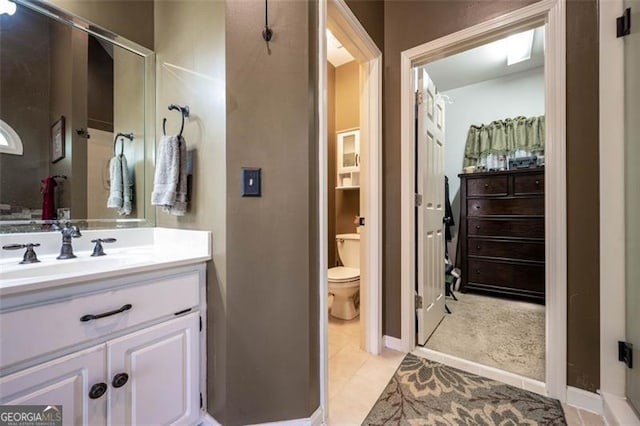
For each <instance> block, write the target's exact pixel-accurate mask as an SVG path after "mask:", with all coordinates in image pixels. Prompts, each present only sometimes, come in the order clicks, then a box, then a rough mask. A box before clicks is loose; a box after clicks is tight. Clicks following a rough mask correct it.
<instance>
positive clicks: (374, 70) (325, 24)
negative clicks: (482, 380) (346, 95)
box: [317, 0, 382, 419]
mask: <svg viewBox="0 0 640 426" xmlns="http://www.w3.org/2000/svg"><path fill="white" fill-rule="evenodd" d="M317 4H318V34H317V36H318V82H317V84H318V86H317V90H318V94H319V96H318V102H319V103H318V111H319V122H318V126H319V132H318V134H319V143H318V150H319V152H318V158H319V163H318V166H319V167H318V168H319V185H318V190H319V199H320V202H319V210H320V211H319V224H320V226H319V232H320V238H319V240H320V241H319V253H320V256H319V258H320V264H319V272H320V285H319V288H320V295H319V299H320V315H319V319H320V333H319V334H320V406H321V408H322V412H323V418H325V419H326V417H327V407H328V405H327V404H328V400H329V397H328V389H327V388H328V334H327V330H328V321H329V319H328V306H327V295H328V292H329V288H328V282H327V253H328V241H327V238H326V236H327V209H328V202H327V181H328V171H327V156H328V141H327V48H326V30H327V28H330V29H331V31H332V32H333V34H334V35H335V36H336V38H338V39H340V41H341V42H342V43H343V45H344V46H345V47H346V48H347V49H348V50H349V52H350V53H351V54H352V55H353V56H354V57H355V59H356V60H357V61H358V62H359V64H360V90H359V91H360V140H361V141H365V142H364V148H363V146H362V144H361V152H360V155H361V158H362V163H361V169H360V191H361V196H360V200H361V204H362V205H361V206H360V212H361V215H363V216H364V217H365V220H366V223H365V229H364V233H363V234H361V237H360V238H361V248H360V256H361V257H364V259H365V262H364V264H365V265H366V270H363V269H362V268H361V271H360V275H361V279H362V278H363V277H364V281H365V283H366V285H365V286H361V290H360V321H361V324H362V327H361V328H362V330H363V333H361V341H360V346H361V347H362V348H363V349H364V350H366V351H367V352H369V353H372V354H376V355H377V354H379V353H380V352H381V350H382V52H381V51H380V49H379V48H378V47H377V45H376V44H375V42H374V41H373V39H372V38H371V37H370V36H369V34H368V33H367V31H366V30H365V29H364V27H363V26H362V24H361V23H360V21H358V18H356V16H355V15H354V14H353V12H352V11H351V9H350V8H349V7H348V6H347V4H346V2H345V0H327V1H319V2H317Z"/></svg>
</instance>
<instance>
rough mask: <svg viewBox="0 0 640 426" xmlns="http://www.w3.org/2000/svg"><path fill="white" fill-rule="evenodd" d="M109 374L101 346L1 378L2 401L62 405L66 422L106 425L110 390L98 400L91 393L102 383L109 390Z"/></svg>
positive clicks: (0, 397) (63, 420)
mask: <svg viewBox="0 0 640 426" xmlns="http://www.w3.org/2000/svg"><path fill="white" fill-rule="evenodd" d="M105 373H106V354H105V346H104V345H99V346H96V347H93V348H90V349H86V350H83V351H80V352H76V353H73V354H71V355H67V356H64V357H62V358H58V359H56V360H53V361H50V362H47V363H44V364H40V365H37V366H35V367H32V368H28V369H26V370H22V371H19V372H17V373H14V374H11V375H9V376H6V377H3V378H0V404H1V405H45V406H47V405H62V423H63V424H64V425H69V426H72V425H92V426H93V425H104V424H105V420H106V408H107V393H106V392H104V393H102V394H101V395H100V393H99V392H98V394H97V395H93V396H94V397H96V398H95V399H92V398H90V397H89V393H90V391H91V389H92V387H93V386H94V385H97V384H99V383H103V384H104V385H105V388H104V389H105V390H106V374H105ZM98 395H99V396H98Z"/></svg>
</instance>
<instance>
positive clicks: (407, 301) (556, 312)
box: [401, 1, 566, 401]
mask: <svg viewBox="0 0 640 426" xmlns="http://www.w3.org/2000/svg"><path fill="white" fill-rule="evenodd" d="M541 25H546V31H545V47H546V55H545V56H546V60H547V63H546V64H545V73H544V93H545V112H546V130H545V139H546V140H547V149H546V152H545V172H544V174H545V181H544V212H545V214H544V217H545V219H544V236H545V241H546V247H545V249H544V253H545V254H544V258H545V264H546V267H545V272H544V278H545V280H544V281H545V296H544V300H545V305H546V313H545V329H546V336H545V341H546V350H545V358H546V364H545V380H544V381H537V380H531V379H526V378H523V377H521V376H519V375H514V374H509V373H506V372H504V371H501V370H498V369H495V368H485V367H484V366H482V365H481V364H478V363H474V362H468V361H465V360H461V359H459V358H455V357H450V356H449V357H448V356H442V354H440V353H438V352H435V351H429V350H424V349H416V345H415V340H414V336H415V335H416V328H417V327H416V321H415V312H416V299H415V297H414V295H415V292H414V283H415V282H416V274H417V268H416V264H415V263H416V262H415V253H416V249H417V247H416V241H415V239H414V235H415V228H416V212H415V205H414V204H415V198H414V193H413V190H414V184H413V182H412V181H413V176H415V170H416V164H417V163H416V161H415V160H416V158H415V151H414V146H413V143H414V142H413V141H414V132H415V129H414V123H413V98H414V95H413V93H412V87H413V84H414V79H413V78H412V74H411V70H412V69H413V68H415V67H416V66H419V65H423V64H425V63H429V62H432V61H434V60H436V59H440V58H445V57H448V56H451V55H454V54H456V53H459V52H462V51H465V50H469V49H471V48H474V47H478V46H480V45H483V44H486V43H488V42H492V41H496V40H499V39H502V38H505V37H507V36H509V35H511V34H514V33H517V32H520V31H522V30H523V29H529V28H535V27H538V26H541ZM564 37H565V34H564V7H563V3H562V2H561V1H546V2H541V3H539V4H536V5H532V6H528V7H525V8H523V9H520V10H518V11H515V12H513V13H510V14H507V15H504V16H502V17H499V18H495V19H493V20H491V21H487V22H485V23H483V24H479V25H476V26H474V27H471V28H467V29H465V30H462V31H459V32H457V33H454V34H452V35H450V36H446V37H443V38H441V39H438V40H435V41H433V42H430V43H426V44H424V45H421V46H417V47H415V48H413V49H410V50H408V51H404V52H403V53H402V55H401V65H402V67H401V70H402V82H401V96H402V108H401V117H402V143H401V144H402V147H401V152H402V170H403V172H404V173H403V176H402V203H403V204H402V228H401V232H402V253H403V255H402V312H403V314H402V342H403V346H404V348H405V349H406V350H408V351H413V350H416V352H417V353H419V354H421V355H423V356H427V357H429V358H431V359H433V360H435V361H440V362H444V363H446V364H450V365H451V364H453V365H455V366H456V367H458V368H462V369H466V370H468V371H471V372H474V373H480V374H482V375H484V376H487V377H491V378H495V379H499V380H503V381H507V382H508V383H510V384H514V385H516V386H520V387H526V388H528V389H529V390H534V391H537V392H539V393H542V394H547V395H549V396H552V397H555V398H558V399H560V400H561V401H564V400H565V398H566V182H565V173H566V171H565V135H564V128H565V126H564V121H565V118H564V111H565V89H564V85H565V74H564V73H565V59H564V51H565V50H564V49H565V43H564Z"/></svg>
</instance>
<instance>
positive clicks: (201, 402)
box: [200, 392, 202, 408]
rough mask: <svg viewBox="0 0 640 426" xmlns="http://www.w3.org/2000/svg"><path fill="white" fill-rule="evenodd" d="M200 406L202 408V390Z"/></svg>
mask: <svg viewBox="0 0 640 426" xmlns="http://www.w3.org/2000/svg"><path fill="white" fill-rule="evenodd" d="M200 408H202V392H200Z"/></svg>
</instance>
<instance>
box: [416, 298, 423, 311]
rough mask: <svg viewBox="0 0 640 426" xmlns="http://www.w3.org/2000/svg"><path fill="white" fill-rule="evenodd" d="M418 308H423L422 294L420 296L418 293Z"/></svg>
mask: <svg viewBox="0 0 640 426" xmlns="http://www.w3.org/2000/svg"><path fill="white" fill-rule="evenodd" d="M415 304H416V309H422V296H420V295H419V294H416V301H415Z"/></svg>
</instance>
